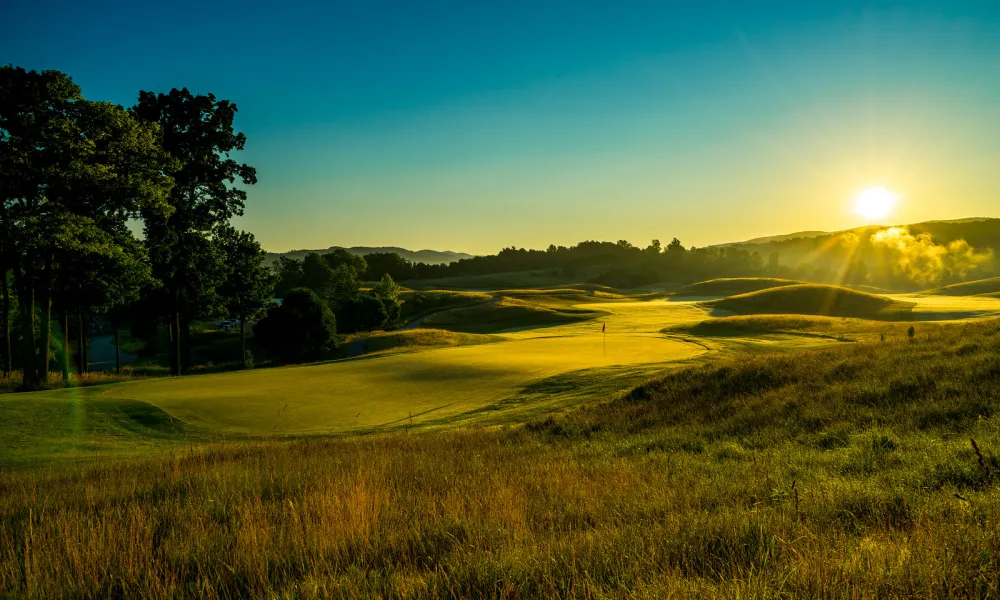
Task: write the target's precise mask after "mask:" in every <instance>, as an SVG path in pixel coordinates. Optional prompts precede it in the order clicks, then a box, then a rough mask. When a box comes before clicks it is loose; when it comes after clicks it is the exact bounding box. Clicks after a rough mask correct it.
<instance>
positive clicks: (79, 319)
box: [76, 310, 87, 375]
mask: <svg viewBox="0 0 1000 600" xmlns="http://www.w3.org/2000/svg"><path fill="white" fill-rule="evenodd" d="M83 340H84V337H83V311H82V310H77V311H76V372H77V373H79V374H80V375H83V374H84V373H86V372H87V366H86V365H85V364H83V361H84V360H86V358H87V353H86V352H84V351H83V343H84V342H83Z"/></svg>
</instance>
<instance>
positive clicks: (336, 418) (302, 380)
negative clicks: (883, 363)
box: [45, 301, 705, 434]
mask: <svg viewBox="0 0 1000 600" xmlns="http://www.w3.org/2000/svg"><path fill="white" fill-rule="evenodd" d="M586 307H587V308H599V309H600V310H603V311H607V312H609V313H611V314H609V315H608V317H607V318H606V319H605V321H606V322H607V323H608V335H607V336H606V339H605V336H603V335H602V334H601V332H600V328H601V325H602V323H604V322H605V321H601V320H598V321H586V322H582V323H572V324H567V325H563V326H557V327H545V328H538V329H530V330H525V331H521V332H514V333H509V334H506V335H505V337H506V338H507V340H508V341H503V342H498V343H493V344H482V345H477V346H463V347H458V348H443V349H432V350H423V351H417V352H406V353H400V354H392V355H387V356H378V357H362V358H358V359H352V360H344V361H337V362H331V363H325V364H319V365H306V366H298V367H284V368H279V369H262V370H258V371H250V372H234V373H223V374H218V375H203V376H198V377H184V378H170V379H159V380H147V381H137V382H131V383H125V384H120V385H114V386H108V387H105V388H94V389H92V390H77V391H76V394H77V395H79V394H80V393H81V392H84V393H86V395H88V396H90V397H95V398H101V399H121V400H138V401H141V402H148V403H150V404H153V405H155V406H157V407H159V408H161V409H163V410H165V411H167V412H168V413H169V414H170V415H172V416H173V417H174V418H178V419H181V420H183V421H185V422H186V423H189V424H191V425H195V426H199V427H204V428H207V429H211V430H215V431H228V432H233V433H250V434H272V433H278V434H286V433H287V434H300V433H321V432H341V431H349V430H365V429H372V428H379V427H386V426H393V425H402V424H409V423H410V422H412V423H413V424H419V423H424V422H427V421H430V420H439V419H442V418H445V417H448V416H451V415H457V414H460V413H463V412H467V411H471V410H476V409H481V408H482V407H484V406H488V405H490V404H491V403H495V402H499V401H501V400H503V399H505V398H508V397H510V396H512V395H514V394H516V393H517V392H518V391H519V390H521V389H522V388H524V387H525V386H527V385H529V384H531V383H533V382H536V381H539V380H542V379H545V378H547V377H552V376H554V375H559V374H562V373H567V372H570V371H578V370H582V369H591V368H595V367H609V366H617V365H636V364H643V363H661V362H668V361H674V360H682V359H686V358H691V357H693V356H696V355H698V354H701V353H703V352H704V351H705V348H704V347H702V346H700V345H698V344H693V343H688V342H684V341H680V340H676V339H671V338H668V337H666V336H663V335H661V334H659V333H657V331H658V330H659V329H661V328H662V327H663V326H665V325H667V324H670V323H673V322H678V321H688V320H692V319H699V318H705V314H704V311H702V310H701V309H698V308H696V307H695V306H694V305H693V304H689V303H669V302H663V301H653V302H618V303H614V302H609V303H599V304H587V305H586ZM69 392H70V391H68V390H67V391H56V392H47V393H45V395H46V396H49V397H50V398H53V399H55V398H56V397H58V396H60V395H66V397H67V398H68V397H69V395H68V394H69Z"/></svg>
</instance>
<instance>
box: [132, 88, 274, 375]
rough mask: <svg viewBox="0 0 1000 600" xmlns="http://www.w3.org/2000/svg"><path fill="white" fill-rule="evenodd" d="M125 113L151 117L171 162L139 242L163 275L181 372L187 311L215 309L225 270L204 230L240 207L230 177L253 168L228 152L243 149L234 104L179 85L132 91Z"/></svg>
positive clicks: (241, 195)
mask: <svg viewBox="0 0 1000 600" xmlns="http://www.w3.org/2000/svg"><path fill="white" fill-rule="evenodd" d="M132 110H133V112H134V113H135V114H136V116H138V117H139V118H140V119H143V120H145V121H148V122H151V123H157V124H159V126H160V128H161V130H162V144H163V147H164V149H166V151H167V152H168V153H169V154H170V155H171V156H173V157H174V158H175V159H176V160H177V161H178V163H179V168H178V169H177V170H176V171H175V172H174V173H173V178H174V182H175V186H174V188H173V190H172V191H171V193H170V196H169V203H170V207H171V212H170V214H168V215H167V214H163V213H161V212H149V211H147V212H144V214H143V220H144V224H145V235H146V243H147V245H148V247H149V249H150V252H149V253H150V258H151V260H152V263H153V273H154V275H155V276H156V278H157V279H159V280H160V281H161V282H163V288H162V291H161V293H160V294H158V298H157V299H158V302H155V303H154V304H155V305H156V306H157V309H158V312H159V314H161V315H163V317H164V318H165V320H166V321H167V322H168V323H169V326H170V328H171V330H172V332H173V339H174V344H173V345H172V347H173V352H172V354H173V356H174V360H173V371H174V373H175V374H179V373H181V371H182V363H183V358H182V357H183V354H182V350H181V344H182V339H184V338H186V337H187V335H186V334H187V332H188V330H189V327H190V323H191V321H192V320H193V319H194V318H197V317H200V316H205V315H207V314H210V313H211V312H212V311H213V310H214V309H216V308H218V305H217V301H218V298H217V297H216V296H215V294H214V292H213V290H214V288H215V286H217V285H219V284H221V283H222V282H223V281H224V278H225V269H224V267H223V265H222V264H221V262H220V261H219V260H217V258H218V257H217V256H215V255H214V252H213V251H212V245H211V243H210V241H209V238H208V236H209V234H210V232H211V231H212V230H213V228H215V227H216V226H217V225H219V224H220V223H224V222H227V221H228V220H229V219H230V218H232V217H233V216H237V215H242V214H243V208H244V204H245V202H246V197H247V194H246V192H245V191H244V190H242V189H240V188H238V187H235V186H234V185H233V184H234V183H235V182H236V180H237V179H239V180H240V182H241V183H242V184H244V185H253V184H255V183H257V172H256V171H255V170H254V168H253V167H250V166H248V165H246V164H241V163H239V162H237V161H236V160H234V159H233V158H231V157H230V154H231V153H232V152H234V151H240V150H243V147H244V145H245V144H246V136H244V135H243V134H242V133H237V132H236V131H235V130H234V128H233V120H234V118H235V116H236V110H237V108H236V105H235V104H233V103H232V102H230V101H228V100H219V101H217V100H216V99H215V96H214V95H212V94H208V95H197V96H196V95H193V94H192V93H191V92H189V91H188V90H187V89H186V88H184V89H180V90H178V89H173V90H171V91H170V93H168V94H154V93H152V92H147V91H143V92H139V102H138V104H136V106H135V107H133V109H132Z"/></svg>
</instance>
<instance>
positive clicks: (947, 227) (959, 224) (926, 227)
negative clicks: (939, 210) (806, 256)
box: [715, 217, 1000, 246]
mask: <svg viewBox="0 0 1000 600" xmlns="http://www.w3.org/2000/svg"><path fill="white" fill-rule="evenodd" d="M887 227H906V228H908V229H909V230H910V231H911V232H915V233H916V232H925V231H926V232H928V233H930V234H931V235H935V237H937V236H938V235H944V236H945V237H948V238H950V239H949V241H950V240H951V239H965V236H964V235H962V233H964V232H965V231H969V232H971V233H972V234H973V236H976V234H979V235H982V233H983V232H984V231H988V232H989V233H990V234H994V235H990V236H989V237H990V238H991V241H993V240H995V239H996V235H995V234H996V233H997V232H998V231H1000V219H994V218H990V217H967V218H964V219H944V220H934V221H921V222H920V223H911V224H909V225H904V224H899V223H896V224H887V225H862V226H861V227H855V228H853V229H844V230H842V231H818V230H815V231H814V230H809V231H797V232H795V233H784V234H780V235H769V236H764V237H756V238H752V239H749V240H746V241H742V242H726V243H724V244H715V245H716V246H742V245H749V244H771V243H775V242H787V241H791V240H805V239H814V238H820V237H827V236H835V235H842V234H845V233H857V234H864V233H871V232H874V231H877V230H879V229H885V228H887ZM976 237H978V236H976ZM966 241H968V240H966ZM970 243H971V242H970Z"/></svg>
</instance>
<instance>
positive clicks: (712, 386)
mask: <svg viewBox="0 0 1000 600" xmlns="http://www.w3.org/2000/svg"><path fill="white" fill-rule="evenodd" d="M647 304H650V303H647ZM656 304H662V305H667V304H668V303H656ZM684 309H685V310H689V311H690V312H688V313H687V314H688V316H693V315H694V313H695V311H696V308H693V307H692V308H688V307H684ZM649 310H653V309H652V308H650V309H649ZM626 322H631V323H634V324H636V325H637V326H638V325H640V324H641V323H643V322H645V323H647V324H649V321H648V319H647V318H645V317H644V316H643V315H642V311H629V310H623V311H622V312H621V313H620V319H619V323H626ZM848 323H849V322H848ZM579 326H580V324H573V325H568V326H567V327H579ZM540 339H544V338H540ZM511 343H517V342H511ZM503 345H504V344H503V343H500V344H490V345H484V346H475V347H470V348H456V349H449V350H435V351H430V352H427V353H426V354H433V353H446V352H456V351H466V350H476V349H486V348H499V347H501V346H503ZM418 354H421V353H415V354H414V355H418ZM998 356H1000V322H998V321H984V322H981V323H978V324H973V325H967V326H959V327H956V326H949V327H942V328H941V329H940V330H938V331H936V332H935V333H934V335H931V336H928V337H927V338H918V339H917V340H916V341H914V342H909V341H902V340H900V341H888V342H885V343H881V342H875V343H861V344H840V345H836V346H833V347H827V348H824V349H819V350H810V351H804V352H792V353H787V352H786V353H780V354H765V355H758V356H746V355H738V356H733V357H731V358H726V357H725V355H719V357H717V358H716V359H715V360H712V361H709V362H707V363H704V364H702V365H701V366H695V367H693V368H687V369H683V370H674V371H673V372H672V373H669V374H666V375H661V376H659V377H658V378H656V379H654V380H652V381H649V382H647V383H645V384H643V385H639V386H637V387H636V388H635V390H634V391H632V392H630V393H627V394H624V395H618V396H617V397H616V395H614V394H609V395H608V396H606V397H605V398H606V401H604V402H599V403H588V404H586V405H582V406H580V407H578V408H576V409H573V410H569V411H565V412H563V413H561V414H556V415H548V416H538V417H536V418H534V419H532V420H530V421H529V422H528V424H527V425H526V426H524V427H500V428H461V429H447V430H440V431H425V432H424V433H412V432H411V433H405V432H403V431H398V432H395V433H383V434H378V435H371V436H352V437H345V438H339V439H338V438H332V439H331V438H306V439H302V440H260V441H247V440H239V439H237V440H235V441H225V442H222V441H220V440H219V439H214V440H201V441H194V442H192V443H190V444H188V445H185V446H182V447H175V448H174V449H173V450H172V451H171V452H169V453H165V452H164V453H159V454H157V455H154V456H150V457H147V458H142V459H139V460H135V459H126V458H108V459H106V460H104V461H102V462H101V463H98V464H92V465H84V466H72V465H66V464H63V465H61V466H60V465H56V466H54V467H51V468H49V469H31V470H18V471H14V472H0V490H2V492H3V493H2V494H0V539H2V540H5V541H7V542H8V543H5V544H0V593H2V594H4V595H6V596H8V597H19V598H20V597H27V598H50V597H141V598H162V597H211V598H234V597H281V598H292V597H296V598H320V597H358V598H361V597H407V598H423V597H497V598H538V597H568V598H595V597H598V598H599V597H630V598H679V597H692V596H694V597H703V598H737V597H739V598H914V597H916V598H970V597H971V598H988V597H995V596H996V595H997V594H998V593H1000V533H998V532H1000V509H998V507H1000V502H998V501H997V500H998V496H997V494H998V489H1000V488H998V487H997V485H998V482H997V480H996V477H997V473H998V472H1000V460H998V458H997V452H998V451H1000V429H998V428H997V426H996V423H995V418H996V400H995V399H996V398H997V396H998V394H1000V359H998ZM391 358H395V357H384V358H377V359H371V360H368V361H358V362H356V364H358V365H361V364H363V363H364V362H368V363H376V362H378V361H381V360H387V359H391ZM309 368H311V369H324V368H327V367H325V366H320V367H306V369H309ZM282 371H284V370H274V371H271V373H272V374H276V375H278V374H280V373H281V372H282ZM250 375H257V374H256V373H254V374H250ZM194 379H196V378H191V380H194ZM590 379H591V380H599V379H601V377H592V378H590ZM155 383H160V382H155ZM162 383H168V382H162ZM579 383H580V382H579V381H568V382H564V385H578V384H579ZM131 385H133V384H130V385H119V386H113V387H109V388H107V389H108V390H112V389H119V390H125V389H127V388H129V387H131ZM135 385H138V384H135ZM143 385H145V384H143ZM91 389H94V388H91ZM12 397H13V396H12ZM132 406H135V407H136V409H137V410H138V412H139V415H140V416H141V419H142V420H145V421H146V422H147V423H148V426H149V427H148V428H149V429H150V430H155V429H156V427H157V424H159V425H160V426H163V427H169V421H164V419H163V417H162V416H159V417H157V416H155V415H153V414H147V413H146V412H145V411H147V410H148V408H147V407H148V406H149V405H148V404H145V403H139V404H136V405H132ZM46 420H47V419H46ZM4 422H5V425H6V424H7V423H8V421H6V420H5V421H4ZM100 422H101V419H97V424H99V423H100ZM107 425H108V426H112V425H113V424H107ZM119 427H124V425H120V426H119ZM190 433H191V435H193V436H197V435H198V432H197V431H196V430H192V431H191V432H190ZM146 435H152V434H151V433H149V432H147V433H146ZM193 439H195V440H197V437H194V438H193ZM970 439H971V440H973V442H970Z"/></svg>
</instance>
